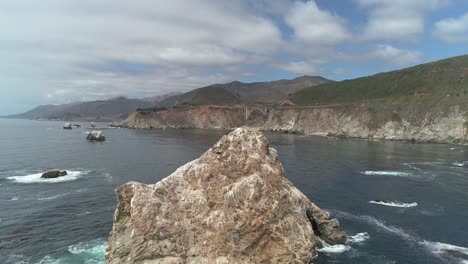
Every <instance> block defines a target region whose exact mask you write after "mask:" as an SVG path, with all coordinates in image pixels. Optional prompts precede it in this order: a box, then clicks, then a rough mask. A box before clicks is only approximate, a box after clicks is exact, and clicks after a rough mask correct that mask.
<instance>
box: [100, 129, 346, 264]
mask: <svg viewBox="0 0 468 264" xmlns="http://www.w3.org/2000/svg"><path fill="white" fill-rule="evenodd" d="M116 192H117V195H118V205H117V208H116V211H115V214H114V223H113V228H112V231H111V234H110V237H109V244H108V248H107V250H106V262H107V263H113V264H117V263H310V261H311V260H312V259H313V257H314V256H316V254H317V253H316V251H315V248H316V247H318V246H320V244H321V242H320V239H321V240H323V241H325V242H327V243H330V244H337V243H343V242H345V240H346V237H345V235H344V233H343V232H342V231H341V230H340V228H339V224H338V221H337V220H336V219H330V214H329V213H328V212H326V211H324V210H321V209H320V208H319V207H317V206H316V205H315V204H313V203H312V202H311V201H309V199H308V198H307V197H306V196H305V195H304V194H303V193H301V192H300V191H299V190H298V189H296V188H295V187H294V186H293V184H292V183H291V182H290V181H289V180H288V179H287V178H286V177H285V176H284V171H283V167H282V165H281V162H280V161H279V159H278V156H277V153H276V150H275V149H273V148H271V147H269V145H268V141H267V139H266V138H265V137H264V136H263V134H262V133H261V132H259V131H254V130H246V129H243V128H238V129H236V130H235V131H233V132H232V133H230V134H229V135H226V136H223V137H222V138H221V140H220V141H219V142H218V143H216V144H215V145H214V146H213V147H212V148H211V149H209V150H208V151H207V152H205V153H204V154H203V155H202V156H201V157H200V158H198V159H196V160H194V161H192V162H189V163H187V164H185V165H184V166H182V167H180V168H179V169H177V170H176V171H175V172H174V173H172V174H171V175H169V176H168V177H166V178H165V179H163V180H161V181H160V182H158V183H156V184H142V183H138V182H129V183H126V184H124V185H122V186H121V187H119V188H118V189H117V191H116Z"/></svg>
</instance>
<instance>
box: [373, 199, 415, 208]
mask: <svg viewBox="0 0 468 264" xmlns="http://www.w3.org/2000/svg"><path fill="white" fill-rule="evenodd" d="M369 203H371V204H379V205H384V206H391V207H403V208H409V207H416V206H418V203H416V202H413V203H401V202H391V201H375V200H372V201H369Z"/></svg>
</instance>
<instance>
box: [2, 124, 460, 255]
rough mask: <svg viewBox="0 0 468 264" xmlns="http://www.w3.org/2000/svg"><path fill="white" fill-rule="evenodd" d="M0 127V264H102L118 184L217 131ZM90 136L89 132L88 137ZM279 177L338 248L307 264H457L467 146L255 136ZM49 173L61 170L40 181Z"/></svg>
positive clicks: (160, 168)
mask: <svg viewBox="0 0 468 264" xmlns="http://www.w3.org/2000/svg"><path fill="white" fill-rule="evenodd" d="M80 124H82V126H83V127H82V128H74V129H73V130H64V129H62V126H63V122H53V121H28V120H12V119H0V263H31V264H32V263H41V264H47V263H64V264H78V263H80V264H81V263H88V264H91V263H104V252H105V248H106V241H107V238H108V235H109V232H110V230H111V227H112V217H113V213H114V209H115V206H116V203H117V202H116V196H115V193H114V190H115V188H116V187H118V186H119V185H121V184H123V183H125V182H127V181H139V182H143V183H155V182H157V181H159V180H161V179H162V178H164V177H165V176H167V175H169V174H170V173H172V172H173V171H174V170H175V169H177V168H178V167H179V166H181V165H183V164H185V163H186V162H188V161H191V160H193V159H195V158H197V157H199V156H200V155H201V154H202V153H203V152H205V151H206V150H207V149H208V148H210V147H211V146H212V145H213V144H214V143H216V141H217V140H218V139H219V138H220V137H221V136H222V135H224V134H226V133H228V132H229V131H227V130H195V129H194V130H188V129H186V130H156V129H154V130H131V129H119V128H107V126H106V124H104V123H96V125H97V127H98V129H102V130H103V132H104V134H105V136H106V138H107V141H105V142H98V143H92V142H87V141H86V140H85V138H86V132H87V131H90V130H91V128H89V123H80ZM99 127H101V128H99ZM267 137H268V138H269V140H270V144H271V145H272V146H273V147H274V148H276V149H277V150H278V154H279V157H280V160H281V161H282V163H283V166H284V169H285V173H286V176H287V177H288V178H289V179H290V180H291V181H292V182H293V183H294V185H295V186H296V187H298V188H299V189H300V190H301V191H302V192H303V193H304V194H305V195H307V197H309V198H310V199H311V200H312V201H313V202H314V203H316V204H317V205H318V206H320V207H322V208H324V209H327V210H329V211H330V212H331V213H332V214H333V216H334V217H336V218H338V220H339V221H340V223H341V227H342V228H343V230H345V231H346V233H347V235H348V237H349V240H348V242H347V244H345V245H340V246H326V247H324V248H322V249H320V252H319V257H318V258H317V259H316V260H315V261H314V263H322V264H323V263H347V264H349V263H360V264H364V263H369V264H370V263H372V264H378V263H404V264H411V263H424V264H432V263H434V264H435V263H460V264H462V263H465V264H466V263H468V168H464V167H462V166H461V164H460V163H459V162H460V161H462V160H468V147H467V146H456V145H432V144H409V143H404V142H378V141H374V142H370V141H362V140H350V139H332V138H325V137H316V136H307V135H287V134H286V135H284V134H267ZM49 169H60V170H67V171H68V173H69V175H67V176H64V177H61V178H58V179H48V180H43V179H40V175H41V173H42V172H44V171H46V170H49Z"/></svg>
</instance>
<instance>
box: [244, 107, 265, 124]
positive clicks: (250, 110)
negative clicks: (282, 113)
mask: <svg viewBox="0 0 468 264" xmlns="http://www.w3.org/2000/svg"><path fill="white" fill-rule="evenodd" d="M244 111H245V121H247V120H249V117H250V115H251V114H252V113H253V112H255V111H257V112H259V113H261V114H262V115H263V116H264V115H266V113H267V111H268V108H267V107H265V106H264V107H257V106H253V107H247V106H246V107H244Z"/></svg>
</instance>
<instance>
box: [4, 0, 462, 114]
mask: <svg viewBox="0 0 468 264" xmlns="http://www.w3.org/2000/svg"><path fill="white" fill-rule="evenodd" d="M0 41H1V42H0V43H1V49H0V55H1V56H2V61H1V62H0V69H1V70H0V87H1V88H0V89H1V90H0V91H1V92H2V96H1V97H0V98H1V99H0V115H4V114H13V113H18V112H22V111H25V110H28V109H30V108H32V107H34V106H37V105H39V104H58V103H67V102H72V101H86V100H95V99H107V98H111V97H114V96H119V95H124V96H128V97H145V96H154V95H159V94H163V93H166V92H171V91H187V90H190V89H193V88H196V87H201V86H204V85H209V84H212V83H225V82H230V81H234V80H239V81H244V82H252V81H269V80H277V79H282V78H288V79H289V78H294V77H297V76H301V75H320V76H323V77H326V78H329V79H333V80H343V79H349V78H355V77H360V76H365V75H371V74H375V73H377V72H382V71H388V70H394V69H399V68H403V67H407V66H412V65H416V64H420V63H424V62H428V61H433V60H439V59H443V58H447V57H452V56H458V55H463V54H466V53H468V49H467V44H468V1H461V0H412V1H406V0H395V1H385V0H349V1H342V0H328V1H327V0H315V1H313V0H311V1H299V0H270V1H268V0H262V1H254V0H239V1H230V2H227V1H211V0H206V1H181V0H173V1H171V2H167V1H144V0H137V1H131V2H127V1H110V0H104V1H91V0H84V1H68V0H65V1H63V0H45V1H40V2H36V1H34V2H31V1H26V0H5V1H1V2H0Z"/></svg>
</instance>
